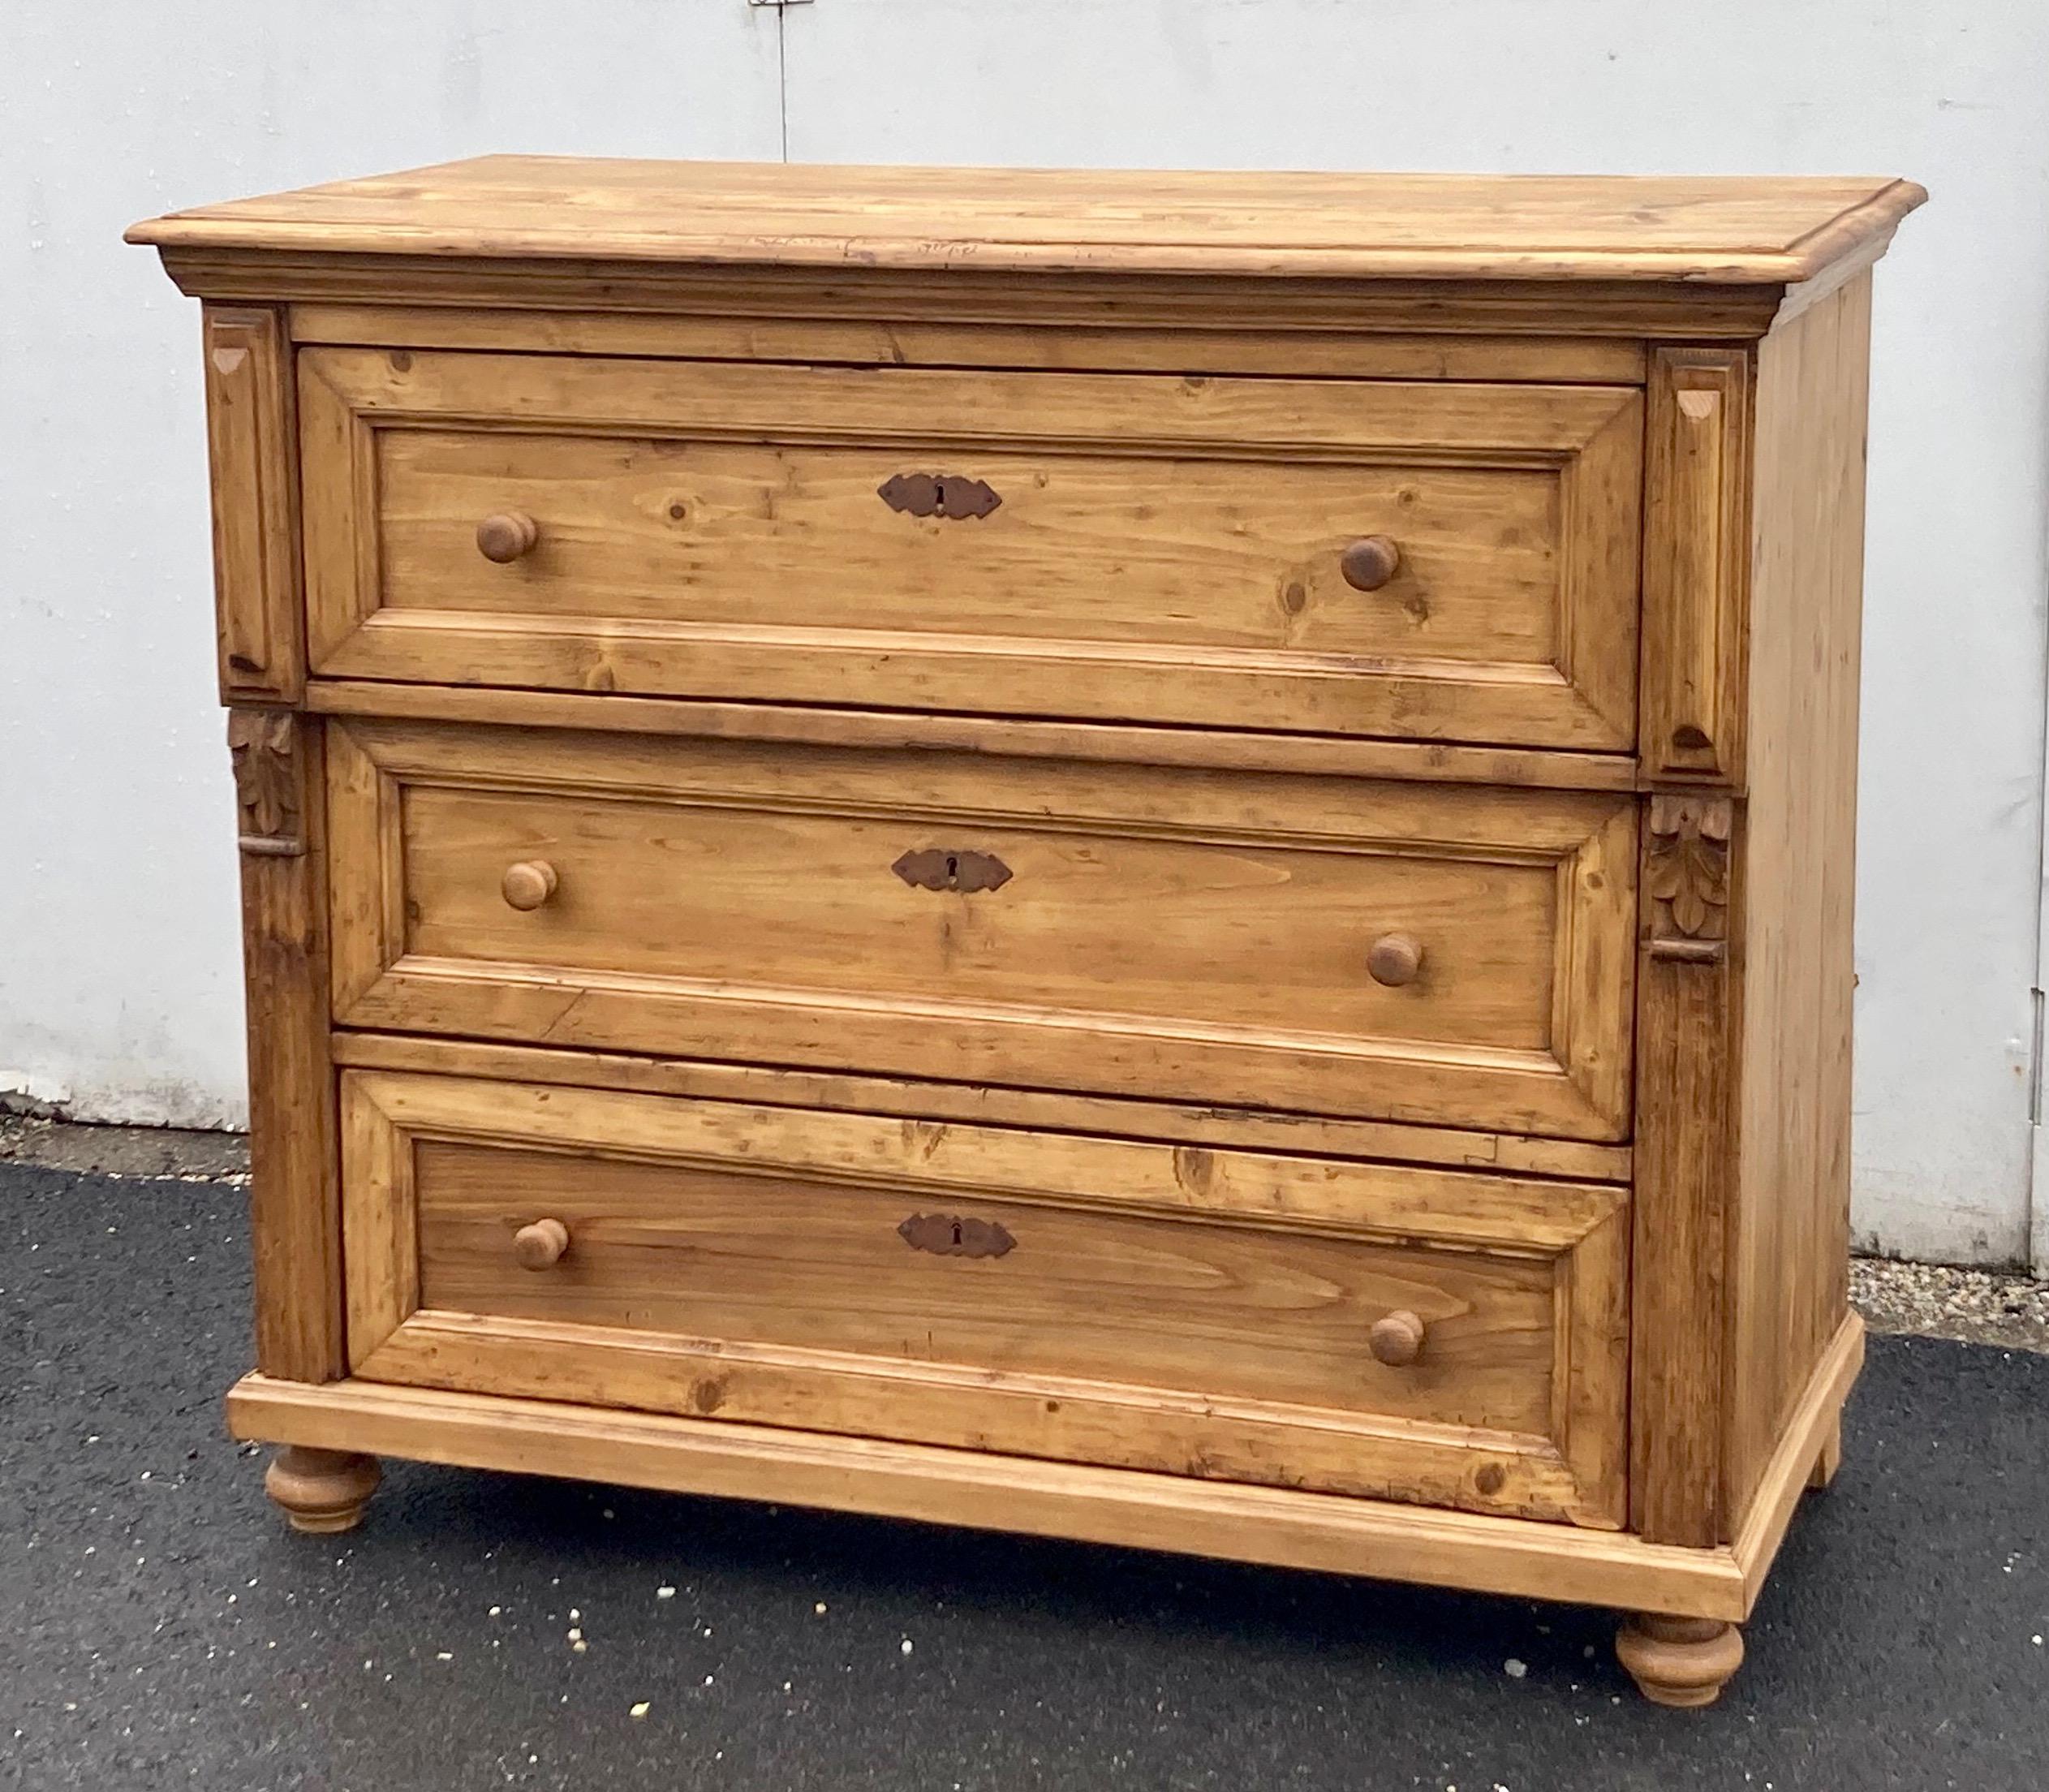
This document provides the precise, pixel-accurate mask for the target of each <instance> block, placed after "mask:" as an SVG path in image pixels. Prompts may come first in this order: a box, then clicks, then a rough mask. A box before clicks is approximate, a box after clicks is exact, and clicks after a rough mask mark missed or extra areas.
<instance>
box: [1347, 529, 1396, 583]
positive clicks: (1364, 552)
mask: <svg viewBox="0 0 2049 1792" xmlns="http://www.w3.org/2000/svg"><path fill="white" fill-rule="evenodd" d="M1337 565H1338V570H1339V571H1341V572H1342V573H1343V574H1344V575H1345V584H1348V585H1349V586H1351V587H1352V588H1353V589H1354V590H1355V591H1378V590H1379V589H1380V588H1381V586H1383V585H1384V584H1386V583H1387V582H1388V580H1389V579H1392V578H1393V576H1394V575H1395V574H1396V573H1397V571H1400V570H1401V549H1399V548H1397V546H1396V545H1394V543H1393V541H1391V540H1389V539H1388V536H1384V535H1369V536H1366V537H1365V538H1364V539H1363V540H1362V541H1354V543H1353V544H1352V545H1351V546H1349V548H1347V549H1345V553H1344V555H1343V558H1341V559H1340V560H1339V561H1338V562H1337Z"/></svg>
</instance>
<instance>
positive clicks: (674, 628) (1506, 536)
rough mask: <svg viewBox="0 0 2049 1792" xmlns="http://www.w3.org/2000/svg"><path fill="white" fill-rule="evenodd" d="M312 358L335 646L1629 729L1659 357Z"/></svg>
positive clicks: (944, 693) (1359, 724) (388, 659)
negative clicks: (1649, 413) (1485, 362)
mask: <svg viewBox="0 0 2049 1792" xmlns="http://www.w3.org/2000/svg"><path fill="white" fill-rule="evenodd" d="M299 419H300V430H301V435H302V445H303V474H304V513H303V514H304V519H305V545H306V555H307V591H308V605H309V611H310V614H309V630H308V633H309V646H310V649H311V655H312V669H313V670H314V671H315V672H316V674H323V675H325V676H329V677H354V678H385V679H403V680H417V681H423V682H430V683H461V684H490V685H506V686H517V687H527V688H536V687H538V688H546V689H561V690H576V691H640V692H648V693H658V694H665V695H672V696H700V697H733V698H741V699H748V700H780V701H785V702H795V703H821V704H854V705H859V706H863V707H885V708H891V709H925V710H945V711H954V712H964V713H984V714H990V713H1003V714H1011V715H1029V716H1041V717H1087V718H1096V719H1103V718H1113V719H1118V720H1129V721H1134V722H1161V723H1182V724H1192V725H1196V726H1211V727H1231V728H1248V729H1262V730H1292V731H1301V732H1311V733H1321V734H1346V735H1380V736H1386V737H1390V738H1410V739H1441V740H1448V741H1464V742H1475V743H1490V744H1502V745H1511V746H1536V747H1572V748H1579V749H1582V750H1593V751H1600V750H1614V751H1626V750H1628V749H1629V747H1630V746H1631V745H1632V743H1633V742H1634V734H1635V669H1636V627H1637V623H1636V603H1637V588H1638V502H1639V489H1640V485H1641V464H1642V439H1641V438H1642V396H1641V394H1639V393H1638V392H1637V391H1636V390H1634V389H1633V388H1628V387H1620V386H1520V385H1519V386H1506V385H1503V386H1486V385H1470V384H1457V383H1449V382H1438V381H1431V382H1414V383H1411V382H1407V381H1354V380H1324V379H1268V378H1231V379H1227V378H1207V377H1190V378H1186V379H1184V378H1179V377H1162V376H1155V375H1143V374H1067V373H992V372H968V371H958V370H948V369H928V368H869V369H863V368H811V367H799V366H789V365H781V364H736V363H718V362H687V361H641V360H603V359H598V358H595V357H561V358H557V357H550V356H545V355H484V354H463V353H428V352H424V351H411V352H409V351H391V352H386V351H380V350H373V349H354V348H312V349H308V350H307V351H304V352H303V353H302V354H301V355H300V356H299ZM487 520H489V527H488V528H482V529H481V532H480V526H482V525H485V524H486V523H487ZM1361 543H1367V544H1371V545H1368V546H1366V547H1363V548H1360V549H1358V550H1357V551H1355V552H1353V553H1351V554H1348V549H1354V545H1355V544H1361ZM480 544H481V545H480ZM487 547H488V549H489V552H488V553H487V552H486V551H485V549H486V548H487Z"/></svg>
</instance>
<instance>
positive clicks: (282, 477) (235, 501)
mask: <svg viewBox="0 0 2049 1792" xmlns="http://www.w3.org/2000/svg"><path fill="white" fill-rule="evenodd" d="M203 322H204V330H205V368H206V448H207V463H208V468H209V473H210V476H211V481H212V487H213V593H214V613H215V626H216V630H217V645H218V648H219V654H220V679H221V700H222V702H223V703H236V702H239V703H286V704H288V703H295V702H297V701H298V700H299V697H300V696H301V695H302V693H303V691H304V688H305V683H306V640H305V625H304V621H303V614H302V610H301V606H300V600H299V556H298V554H297V552H296V549H295V545H296V541H297V537H298V532H299V476H298V445H297V440H296V438H297V435H298V427H297V422H296V419H295V413H294V402H295V401H294V382H293V379H292V366H291V362H292V350H291V344H290V342H288V341H287V340H286V335H285V324H284V314H283V312H282V311H279V310H278V309H276V308H273V307H270V306H263V305H217V304H210V305H208V306H206V307H204V311H203Z"/></svg>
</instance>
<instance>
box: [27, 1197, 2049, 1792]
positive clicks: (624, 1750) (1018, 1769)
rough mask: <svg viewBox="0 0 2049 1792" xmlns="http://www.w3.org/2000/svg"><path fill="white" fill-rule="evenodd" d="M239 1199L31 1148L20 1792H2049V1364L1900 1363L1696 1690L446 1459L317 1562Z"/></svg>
mask: <svg viewBox="0 0 2049 1792" xmlns="http://www.w3.org/2000/svg"><path fill="white" fill-rule="evenodd" d="M243 1200H244V1195H243V1191H242V1190H241V1189H240V1188H239V1187H236V1186H235V1185H233V1184H231V1183H226V1182H182V1181H147V1180H135V1179H117V1178H105V1177H100V1176H93V1175H83V1174H74V1173H67V1172H63V1171H58V1170H42V1169H33V1168H27V1167H22V1166H19V1165H0V1786H24V1787H27V1788H31V1789H32V1792H45V1789H50V1792H54V1789H58V1788H74V1787H76V1788H90V1789H93V1792H129V1789H136V1792H159V1789H164V1788H174V1787H179V1786H203V1787H205V1788H208V1789H209V1792H243V1789H266V1792H268V1789H278V1792H282V1789H285V1788H302V1787H303V1788H310V1789H317V1792H411V1789H414V1788H421V1789H429V1788H431V1789H433V1792H465V1789H467V1788H471V1787H476V1788H487V1787H497V1786H522V1787H561V1788H567V1787H575V1788H579V1789H582V1788H603V1789H609V1792H639V1789H640V1788H643V1787H646V1788H662V1789H679V1792H695V1789H697V1788H700V1787H703V1788H713V1787H717V1788H737V1789H742V1792H814V1789H816V1792H880V1789H888V1792H1041V1789H1058V1792H1068V1789H1070V1788H1071V1789H1087V1792H1120V1789H1125V1788H1130V1789H1134V1792H1136V1789H1147V1792H1150V1789H1153V1788H1160V1789H1168V1788H1171V1789H1175V1792H1180V1789H1183V1788H1187V1789H1191V1792H1192V1789H1207V1788H1220V1789H1227V1792H1267V1789H1273V1792H1324V1789H1330V1792H1338V1789H1343V1792H1381V1789H1388V1792H1394V1789H1405V1788H1412V1787H1422V1788H1428V1789H1431V1792H1447V1789H1449V1788H1456V1789H1457V1792H1608V1789H1609V1788H1616V1789H1628V1792H1644V1789H1655V1792H1679V1789H1682V1788H1693V1787H1713V1788H1730V1789H1739V1788H1754V1789H1758V1792H1874V1789H1877V1788H1908V1789H1913V1792H1922V1789H1928V1792H1935V1789H1941V1788H1949V1787H1959V1788H1970V1789H1973V1792H2033V1789H2037V1788H2041V1787H2043V1786H2045V1785H2049V1646H2045V1642H2044V1637H2045V1634H2046V1633H2049V1357H2045V1356H2040V1355H2030V1354H2028V1353H2026V1352H2024V1351H2018V1350H2001V1349H1996V1348H1992V1347H1988V1346H1971V1345H1963V1344H1953V1343H1945V1342H1935V1341H1933V1340H1928V1339H1921V1338H1876V1339H1874V1340H1873V1342H1872V1348H1871V1357H1870V1363H1869V1365H1868V1367H1867V1368H1866V1372H1865V1376H1864V1379H1863V1381H1862V1383H1861V1384H1860V1386H1859V1389H1858V1392H1857V1395H1856V1397H1855V1399H1854V1401H1853V1404H1852V1406H1851V1408H1850V1411H1849V1419H1848V1424H1847V1436H1846V1445H1845V1466H1844V1469H1843V1472H1842V1475H1841V1477H1840V1480H1838V1481H1837V1483H1836V1486H1835V1487H1834V1488H1832V1489H1831V1490H1830V1491H1829V1492H1828V1493H1825V1494H1820V1495H1811V1496H1810V1497H1808V1499H1807V1501H1806V1503H1805V1504H1804V1506H1803V1507H1802V1509H1801V1512H1800V1514H1798V1515H1797V1518H1795V1521H1794V1524H1793V1531H1792V1534H1791V1536H1790V1537H1789V1540H1788V1543H1787V1545H1786V1548H1785V1549H1784V1553H1782V1554H1781V1556H1780V1560H1779V1563H1778V1566H1777V1569H1776V1572H1775V1574H1774V1575H1773V1577H1772V1579H1771V1582H1770V1583H1769V1585H1768V1586H1767V1589H1766V1592H1765V1594H1764V1596H1763V1600H1762V1602H1761V1604H1760V1605H1759V1606H1758V1610H1757V1613H1755V1615H1754V1619H1753V1622H1751V1624H1750V1626H1749V1628H1748V1630H1747V1633H1746V1635H1747V1640H1748V1643H1749V1649H1750V1657H1749V1660H1748V1661H1747V1662H1746V1665H1745V1666H1744V1668H1743V1670H1742V1672H1741V1674H1739V1675H1738V1677H1737V1679H1736V1681H1735V1682H1734V1683H1733V1685H1732V1686H1731V1687H1730V1689H1729V1691H1728V1693H1727V1694H1726V1695H1724V1699H1723V1700H1722V1702H1721V1704H1719V1705H1717V1706H1716V1707H1715V1708H1712V1709H1711V1710H1710V1711H1707V1712H1699V1713H1685V1712H1664V1711H1660V1710H1657V1709H1655V1708H1652V1707H1651V1706H1649V1705H1647V1704H1643V1703H1642V1702H1641V1701H1640V1700H1639V1699H1638V1697H1637V1695H1636V1694H1635V1693H1634V1690H1633V1689H1631V1688H1630V1687H1629V1685H1628V1683H1627V1682H1626V1680H1625V1677H1624V1676H1623V1674H1622V1673H1621V1669H1619V1668H1618V1667H1616V1665H1615V1662H1614V1659H1613V1656H1612V1651H1611V1647H1610V1644H1611V1639H1612V1632H1613V1622H1612V1618H1610V1617H1609V1616H1608V1614H1605V1613H1599V1612H1593V1611H1588V1610H1586V1609H1580V1608H1577V1607H1573V1606H1557V1607H1548V1606H1543V1605H1533V1604H1530V1603H1528V1602H1526V1601H1522V1600H1497V1599H1488V1598H1482V1597H1479V1596H1467V1595H1463V1594H1453V1593H1441V1592H1429V1591H1425V1590H1418V1589H1414V1588H1406V1587H1398V1586H1391V1585H1388V1584H1385V1583H1376V1582H1371V1581H1354V1580H1345V1579H1337V1578H1334V1577H1326V1576H1319V1575H1312V1574H1293V1573H1286V1572H1282V1571H1278V1570H1266V1569H1256V1568H1247V1567H1241V1566H1233V1565H1230V1564H1225V1563H1216V1562H1200V1561H1195V1560H1190V1559H1186V1558H1181V1557H1168V1556H1157V1555H1147V1554H1141V1553H1135V1552H1128V1551H1121V1550H1114V1549H1100V1548H1096V1547H1091V1546H1086V1545H1081V1544H1060V1543H1052V1542H1045V1541H1037V1540H1026V1539H1016V1538H1007V1537H1003V1536H991V1535H987V1534H977V1533H971V1532H966V1531H947V1530H942V1529H935V1528H932V1527H923V1526H919V1525H912V1524H905V1523H891V1522H888V1521H884V1520H877V1519H872V1518H850V1517H843V1516H837V1515H833V1514H821V1513H814V1512H806V1511H801V1510H796V1509H794V1508H790V1507H774V1506H759V1505H747V1504H737V1503H730V1502H724V1501H710V1500H696V1499H690V1498H684V1497H675V1496H670V1495H661V1494H651V1493H639V1492H635V1491H632V1490H630V1489H624V1488H605V1487H590V1486H585V1485H582V1484H572V1483H567V1482H556V1481H541V1480H524V1479H520V1478H516V1477H511V1476H505V1475H482V1474H471V1473H464V1472H460V1471H452V1470H444V1469H436V1468H430V1467H419V1466H414V1465H408V1464H405V1463H392V1464H389V1465H387V1469H386V1479H385V1485H384V1488H382V1490H381V1492H380V1493H379V1494H378V1495H377V1498H376V1500H375V1501H373V1502H372V1506H371V1508H370V1512H369V1515H368V1518H367V1520H366V1522H365V1523H364V1527H362V1528H361V1529H360V1530H359V1531H355V1532H354V1533H352V1534H351V1535H349V1536H343V1537H338V1538H326V1539H316V1538H310V1537H301V1536H296V1535H295V1534H293V1533H291V1532H290V1531H287V1530H286V1528H285V1527H284V1525H283V1523H282V1520H281V1519H280V1518H278V1516H277V1515H276V1514H274V1513H273V1511H272V1510H271V1508H270V1506H269V1502H268V1501H266V1500H265V1498H264V1497H263V1495H262V1492H261V1489H260V1469H261V1466H262V1465H261V1459H260V1454H257V1453H254V1452H252V1451H249V1450H246V1449H244V1448H243V1447H240V1446H238V1445H235V1444H233V1443H230V1441H228V1440H227V1439H226V1437H225V1435H224V1433H223V1432H222V1423H221V1405H220V1397H221V1394H222V1391H223V1390H224V1389H226V1386H227V1385H228V1384H229V1383H230V1381H232V1380H233V1379H234V1378H235V1376H236V1375H237V1374H239V1372H241V1371H242V1370H243V1368H245V1367H247V1364H248V1350H249V1345H248V1333H249V1320H248V1267H247V1234H246V1226H245V1224H244V1221H243ZM579 1642H580V1643H582V1644H583V1647H582V1648H578V1647H577V1644H578V1643H579Z"/></svg>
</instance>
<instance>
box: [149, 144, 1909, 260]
mask: <svg viewBox="0 0 2049 1792" xmlns="http://www.w3.org/2000/svg"><path fill="white" fill-rule="evenodd" d="M1925 198H1926V194H1925V193H1924V192H1922V189H1921V188H1920V187H1916V186H1915V185H1913V183H1911V182H1908V181H1900V180H1889V179H1863V178H1852V179H1802V178H1793V177H1770V176H1754V175H1746V176H1741V177H1733V178H1732V177H1724V178H1715V177H1697V178H1677V177H1667V176H1642V175H1638V176H1627V177H1625V176H1600V175H1595V176H1587V175H1548V174H1537V175H1482V174H1312V173H1295V172H1289V173H1235V174H1233V173H1224V172H1213V173H1195V172H1188V173H1180V172H1164V171H1156V170H1055V169H1002V170H997V169H945V168H927V167H918V168H905V167H865V168H863V167H845V166H807V165H804V164H801V163H799V164H792V163H780V162H631V161H595V160H591V159H588V158H571V157H550V156H485V157H476V158H475V159H472V160H470V161H467V162H446V163H442V164H440V165H438V166H433V167H429V168H420V169H414V170H408V171H407V172H405V173H402V174H385V175H378V176H375V177H372V178H371V179H359V180H345V181H335V182H331V183H328V184H326V185H324V186H321V187H309V188H306V189H304V190H303V191H300V192H291V193H276V194H271V195H269V196H265V197H262V198H258V199H245V200H235V201H232V202H230V203H229V204H227V205H211V206H204V207H200V208H197V209H193V210H191V211H187V212H181V213H174V214H172V215H171V216H170V217H167V218H157V219H153V220H151V221H149V222H146V223H142V224H138V225H136V226H135V227H134V228H133V229H131V230H130V231H129V233H128V240H129V241H131V242H136V243H155V244H157V245H158V246H159V247H163V248H173V247H177V248H243V249H249V248H263V249H270V250H292V251H299V252H328V253H333V252H353V253H370V254H390V253H391V252H394V251H395V250H408V251H411V252H414V253H417V254H422V255H438V256H479V255H482V256H546V255H560V256H573V257H575V258H576V259H578V260H586V259H599V260H604V259H610V258H618V259H624V260H635V261H661V262H696V263H707V262H734V263H741V264H756V263H761V262H764V261H765V262H773V263H777V264H780V265H785V266H789V265H806V264H814V265H821V266H837V265H849V264H852V265H859V266H862V267H880V268H928V267H944V268H946V269H957V268H971V269H989V270H993V271H997V272H1001V273H1022V272H1034V273H1041V272H1052V273H1057V272H1062V271H1069V270H1074V269H1117V270H1119V271H1121V272H1126V273H1133V274H1145V273H1160V272H1175V271H1183V270H1186V271H1191V272H1197V273H1200V274H1206V275H1217V274H1231V273H1247V272H1249V273H1255V274H1289V275H1304V276H1315V275H1332V274H1340V275H1347V276H1353V277H1368V278H1393V279H1399V278H1414V277H1417V276H1419V275H1427V276H1434V277H1438V278H1450V279H1471V278H1481V279H1489V280H1496V279H1506V280H1515V279H1529V278H1553V279H1599V278H1611V279H1612V278H1626V279H1647V280H1661V281H1687V280H1694V281H1715V280H1720V281H1728V282H1763V283H1780V284H1784V283H1789V282H1797V281H1801V280H1806V279H1808V278H1812V277H1813V276H1814V275H1815V274H1818V273H1819V272H1820V271H1821V270H1822V269H1823V268H1825V267H1826V266H1827V264H1828V263H1829V262H1830V261H1832V260H1833V259H1835V258H1836V256H1840V255H1843V254H1845V253H1846V252H1849V251H1851V250H1853V249H1854V248H1857V247H1858V246H1860V245H1861V244H1862V243H1864V242H1866V241H1867V240H1868V239H1870V238H1873V237H1879V238H1883V236H1885V235H1889V234H1890V232H1891V231H1892V229H1893V228H1894V226H1896V225H1897V223H1898V222H1899V220H1900V218H1902V217H1903V216H1905V213H1908V212H1909V211H1910V210H1912V209H1913V207H1914V206H1916V205H1918V204H1920V203H1921V201H1922V200H1923V199H1925Z"/></svg>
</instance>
